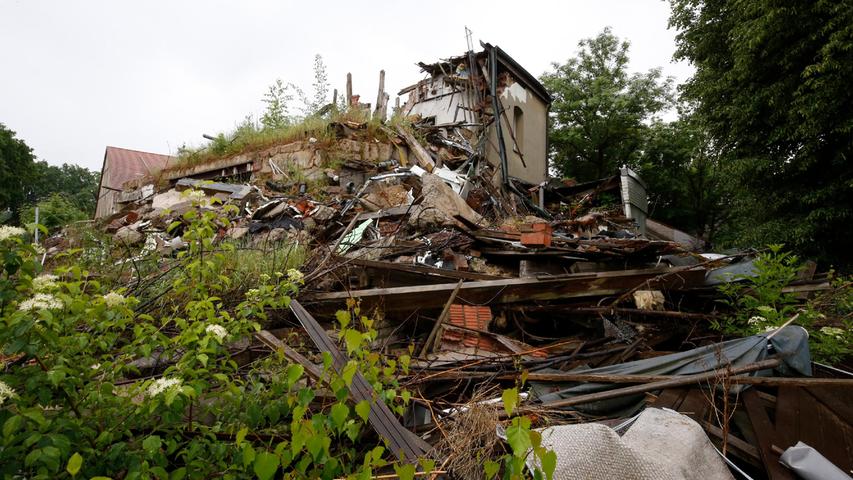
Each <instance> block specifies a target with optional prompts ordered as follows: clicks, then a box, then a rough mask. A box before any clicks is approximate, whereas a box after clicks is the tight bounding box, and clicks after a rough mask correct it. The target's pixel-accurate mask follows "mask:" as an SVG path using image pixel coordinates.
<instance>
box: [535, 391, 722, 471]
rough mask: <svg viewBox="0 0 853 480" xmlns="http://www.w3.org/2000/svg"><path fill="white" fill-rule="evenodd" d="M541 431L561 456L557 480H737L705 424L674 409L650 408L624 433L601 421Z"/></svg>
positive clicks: (548, 445) (552, 448)
mask: <svg viewBox="0 0 853 480" xmlns="http://www.w3.org/2000/svg"><path fill="white" fill-rule="evenodd" d="M540 432H541V433H542V446H543V447H545V448H547V449H549V450H553V451H554V453H556V454H557V468H556V470H555V471H554V479H555V480H581V479H600V478H619V479H625V480H677V479H685V480H731V479H733V477H732V475H731V473H730V472H729V470H728V468H727V467H726V466H725V464H724V463H723V460H722V459H721V458H720V456H719V455H718V454H717V452H716V450H714V447H713V445H712V444H711V441H710V440H708V437H707V435H705V432H704V431H703V430H702V427H701V426H699V424H698V423H696V422H694V421H693V420H691V419H690V418H688V417H686V416H684V415H681V414H679V413H676V412H672V411H667V410H661V409H657V408H649V409H646V410H645V411H644V412H643V413H642V414H640V415H639V417H638V418H637V420H636V422H635V423H634V424H633V425H632V426H631V427H630V428H629V429H628V431H627V432H625V434H624V435H623V436H622V437H619V435H618V434H617V433H616V432H615V431H613V430H612V429H610V428H609V427H607V426H605V425H602V424H599V423H585V424H578V425H560V426H557V427H549V428H545V429H542V430H540ZM530 458H532V457H530ZM529 461H531V462H532V461H533V460H529ZM531 466H532V465H531Z"/></svg>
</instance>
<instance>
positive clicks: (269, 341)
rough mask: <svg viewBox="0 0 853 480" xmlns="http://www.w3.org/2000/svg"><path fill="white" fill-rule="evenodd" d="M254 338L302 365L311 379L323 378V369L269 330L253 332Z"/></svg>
mask: <svg viewBox="0 0 853 480" xmlns="http://www.w3.org/2000/svg"><path fill="white" fill-rule="evenodd" d="M255 338H257V339H258V340H260V342H261V343H263V344H264V345H266V346H268V347H270V348H272V349H277V350H281V351H282V353H284V356H285V357H287V358H288V359H290V360H291V361H294V362H296V363H298V364H300V365H302V366H303V367H304V368H305V373H307V374H308V376H309V377H311V378H312V379H314V380H321V379H322V378H323V370H322V369H321V368H320V367H318V366H317V365H316V364H314V362H312V361H311V360H308V359H307V358H305V356H303V355H302V354H301V353H299V352H297V351H296V350H294V349H293V348H291V347H290V345H288V344H286V343H284V342H282V341H281V340H280V339H279V338H278V337H276V336H275V335H273V334H272V333H270V332H269V331H267V330H261V331H260V332H257V333H256V334H255Z"/></svg>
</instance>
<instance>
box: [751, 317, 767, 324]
mask: <svg viewBox="0 0 853 480" xmlns="http://www.w3.org/2000/svg"><path fill="white" fill-rule="evenodd" d="M766 321H767V319H766V318H764V317H749V320H747V321H746V324H747V325H758V324H759V323H761V322H766Z"/></svg>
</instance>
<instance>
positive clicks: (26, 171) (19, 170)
mask: <svg viewBox="0 0 853 480" xmlns="http://www.w3.org/2000/svg"><path fill="white" fill-rule="evenodd" d="M35 158H36V157H35V155H33V150H32V149H31V148H30V147H28V146H27V144H26V143H24V141H23V140H21V139H19V138H16V137H15V132H13V131H12V130H9V129H8V128H6V126H5V125H3V124H2V123H0V215H2V214H3V212H7V215H6V216H10V217H11V221H12V223H17V222H18V219H19V216H18V213H19V212H18V211H19V210H20V208H21V206H23V205H24V203H26V201H27V191H28V186H29V182H30V181H31V180H32V178H33V176H32V170H33V164H34V162H35Z"/></svg>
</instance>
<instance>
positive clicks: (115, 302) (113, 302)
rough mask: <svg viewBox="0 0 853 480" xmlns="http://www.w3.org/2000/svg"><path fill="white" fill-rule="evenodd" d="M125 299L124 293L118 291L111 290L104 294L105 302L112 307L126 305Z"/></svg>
mask: <svg viewBox="0 0 853 480" xmlns="http://www.w3.org/2000/svg"><path fill="white" fill-rule="evenodd" d="M125 300H126V299H125V298H124V295H122V294H120V293H116V292H110V293H108V294H106V295H104V303H105V304H106V305H107V306H108V307H110V308H115V307H118V306H121V305H124V302H125Z"/></svg>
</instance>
